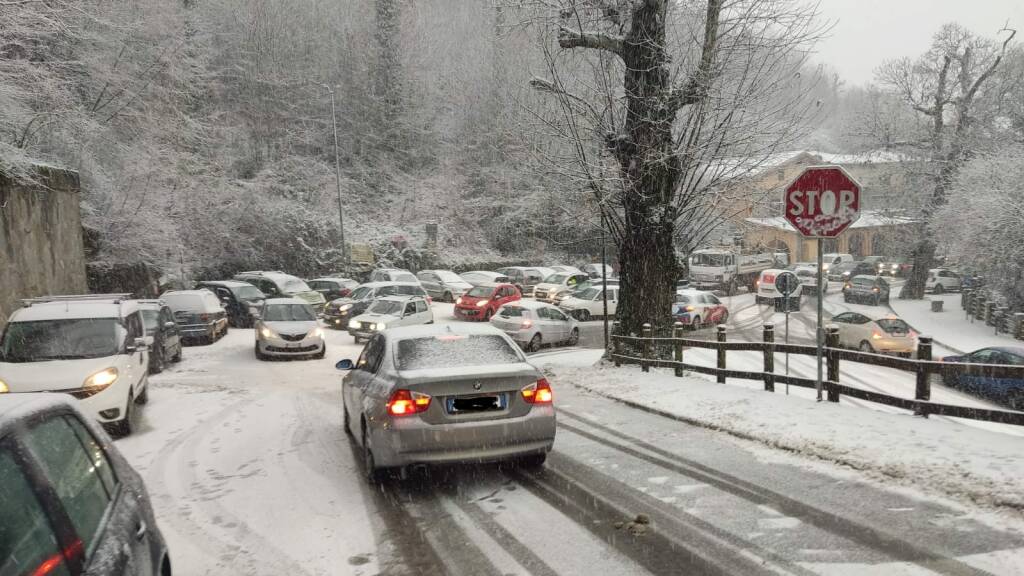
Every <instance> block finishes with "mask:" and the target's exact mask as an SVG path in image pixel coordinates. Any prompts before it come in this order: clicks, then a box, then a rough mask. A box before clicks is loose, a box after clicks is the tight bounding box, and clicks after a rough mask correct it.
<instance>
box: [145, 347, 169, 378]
mask: <svg viewBox="0 0 1024 576" xmlns="http://www.w3.org/2000/svg"><path fill="white" fill-rule="evenodd" d="M152 354H153V361H152V362H150V363H149V373H150V374H159V373H161V372H163V371H164V364H165V362H166V361H165V360H164V347H163V346H158V347H157V348H156V350H154V351H153V353H152Z"/></svg>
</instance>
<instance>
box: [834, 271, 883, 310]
mask: <svg viewBox="0 0 1024 576" xmlns="http://www.w3.org/2000/svg"><path fill="white" fill-rule="evenodd" d="M843 302H847V303H849V302H868V303H870V304H873V305H875V306H878V305H879V304H883V303H885V304H888V303H889V283H888V282H886V280H885V278H882V277H881V276H868V275H867V274H862V275H860V276H854V277H853V278H851V279H850V280H849V281H848V282H847V283H846V284H844V285H843Z"/></svg>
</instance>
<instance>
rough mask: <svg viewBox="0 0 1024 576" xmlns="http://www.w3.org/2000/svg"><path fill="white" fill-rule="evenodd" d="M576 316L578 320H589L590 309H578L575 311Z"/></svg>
mask: <svg viewBox="0 0 1024 576" xmlns="http://www.w3.org/2000/svg"><path fill="white" fill-rule="evenodd" d="M576 318H578V319H579V321H580V322H586V321H588V320H590V310H580V311H579V312H577V313H576Z"/></svg>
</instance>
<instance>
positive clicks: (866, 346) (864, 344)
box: [860, 340, 875, 352]
mask: <svg viewBox="0 0 1024 576" xmlns="http://www.w3.org/2000/svg"><path fill="white" fill-rule="evenodd" d="M860 351H861V352H874V351H875V349H874V348H872V347H871V342H868V341H867V340H861V342H860Z"/></svg>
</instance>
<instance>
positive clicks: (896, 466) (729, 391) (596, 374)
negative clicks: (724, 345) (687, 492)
mask: <svg viewBox="0 0 1024 576" xmlns="http://www.w3.org/2000/svg"><path fill="white" fill-rule="evenodd" d="M546 370H549V371H550V372H551V373H552V375H553V376H554V377H555V378H557V381H558V382H559V383H562V384H565V383H572V384H574V385H575V386H577V387H579V388H582V389H584V390H588V391H591V392H594V393H597V394H601V395H603V396H605V397H608V398H611V399H614V400H618V401H620V402H623V403H624V404H627V405H629V406H632V407H634V408H638V409H642V410H645V411H648V412H653V413H656V414H659V415H662V416H665V417H667V418H672V419H675V420H678V421H681V422H685V423H687V424H692V425H696V426H701V427H705V428H711V429H714V430H720V431H723V432H727V433H729V434H732V435H734V436H737V437H739V438H743V439H746V440H752V441H756V442H759V443H762V444H766V445H768V446H771V447H774V448H779V449H783V450H787V451H790V452H794V453H798V454H800V455H804V456H810V457H813V458H817V459H821V460H825V461H829V462H833V463H836V464H840V465H843V466H848V467H850V468H853V469H856V470H860V471H862V472H865V473H867V474H869V475H870V476H875V477H879V478H881V479H882V480H884V481H885V482H887V483H896V484H900V485H905V486H908V487H913V488H916V489H919V490H923V491H926V492H929V491H930V492H937V493H941V494H943V495H946V496H949V497H953V498H955V499H962V500H967V501H969V502H972V503H974V504H977V505H981V506H985V507H990V508H997V509H1003V510H1014V511H1016V512H1017V513H1020V512H1024V438H1018V437H1012V436H1007V435H1004V434H999V433H995V432H989V431H986V430H978V429H974V428H969V427H966V426H962V425H960V424H955V423H951V422H941V421H936V420H929V419H924V418H919V417H915V416H910V415H899V414H888V413H882V412H875V411H871V410H864V409H862V408H856V407H850V406H844V405H838V404H833V403H829V402H822V403H818V402H814V401H813V400H807V399H804V398H800V397H797V396H792V397H786V396H785V395H783V394H780V393H778V392H776V393H775V394H769V393H765V392H763V391H755V390H750V389H746V388H742V387H734V386H723V385H720V384H717V383H715V382H713V381H708V380H706V379H703V378H700V377H698V376H687V377H684V378H676V377H675V376H674V375H672V373H671V372H669V371H659V370H652V372H650V373H647V374H645V373H643V372H641V371H640V370H639V369H638V368H636V367H622V368H614V367H612V366H611V365H601V364H599V365H597V366H591V367H580V366H563V365H559V364H558V363H557V362H553V363H551V364H548V365H547V366H546Z"/></svg>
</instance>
